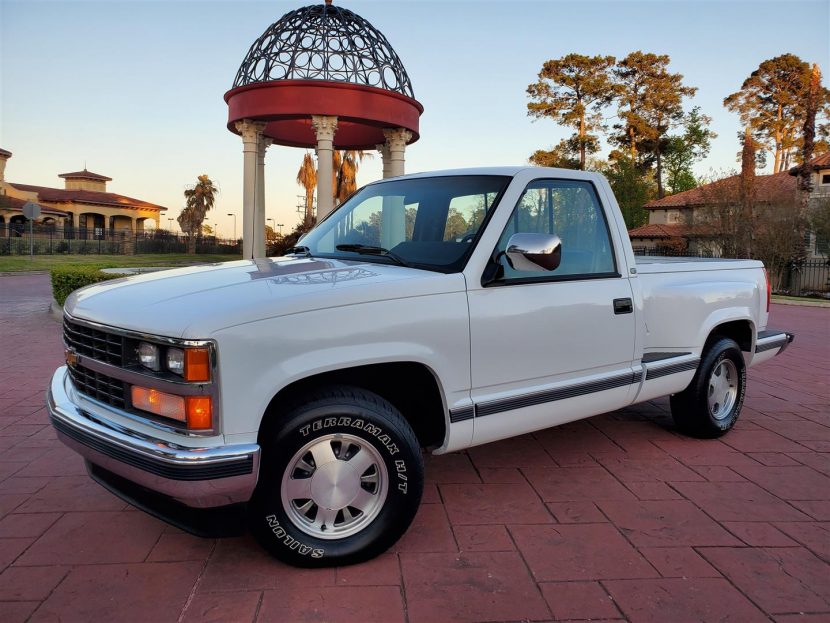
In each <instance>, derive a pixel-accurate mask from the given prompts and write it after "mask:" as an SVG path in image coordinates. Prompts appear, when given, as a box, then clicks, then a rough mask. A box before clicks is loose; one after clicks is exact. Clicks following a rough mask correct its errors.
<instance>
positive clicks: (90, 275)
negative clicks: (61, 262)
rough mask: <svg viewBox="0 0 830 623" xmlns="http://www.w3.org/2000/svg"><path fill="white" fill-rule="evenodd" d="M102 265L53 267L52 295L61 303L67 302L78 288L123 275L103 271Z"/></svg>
mask: <svg viewBox="0 0 830 623" xmlns="http://www.w3.org/2000/svg"><path fill="white" fill-rule="evenodd" d="M101 268H103V267H102V266H94V265H88V264H86V265H80V264H79V265H71V264H68V265H66V266H59V267H57V268H53V269H52V271H51V276H52V295H53V296H54V297H55V300H56V301H57V302H58V304H59V305H61V306H62V305H63V304H64V302H66V299H67V297H68V296H69V295H70V294H72V292H74V291H75V290H77V289H78V288H82V287H84V286H88V285H90V284H93V283H98V282H99V281H107V280H109V279H117V278H118V277H123V275H119V274H117V273H115V274H113V273H104V272H101Z"/></svg>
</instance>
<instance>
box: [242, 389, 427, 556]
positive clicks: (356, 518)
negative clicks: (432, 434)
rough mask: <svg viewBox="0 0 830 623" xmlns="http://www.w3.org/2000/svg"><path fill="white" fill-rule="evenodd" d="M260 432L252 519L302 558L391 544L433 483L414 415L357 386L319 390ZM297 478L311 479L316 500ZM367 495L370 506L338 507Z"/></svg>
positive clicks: (370, 551) (376, 550) (264, 539)
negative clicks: (413, 423)
mask: <svg viewBox="0 0 830 623" xmlns="http://www.w3.org/2000/svg"><path fill="white" fill-rule="evenodd" d="M260 440H261V445H262V453H263V454H262V461H261V466H260V474H259V483H258V484H257V488H256V491H255V492H254V496H253V498H252V500H251V502H250V504H249V513H248V517H249V524H250V527H251V531H252V533H253V535H254V537H255V538H256V540H257V541H258V542H259V543H260V545H262V547H264V548H265V549H266V550H268V551H269V552H270V553H271V554H273V555H274V556H275V557H277V558H279V559H280V560H282V561H284V562H286V563H288V564H291V565H295V566H299V567H328V566H335V565H349V564H354V563H358V562H362V561H365V560H368V559H370V558H373V557H375V556H377V555H378V554H381V553H383V552H384V551H386V550H387V549H389V547H391V546H392V545H393V544H394V543H395V542H396V541H397V540H398V539H399V538H400V537H401V535H403V533H404V532H406V530H407V528H408V527H409V525H410V523H412V519H413V518H414V517H415V513H416V511H417V510H418V505H419V504H420V502H421V494H422V493H423V488H424V464H423V458H422V456H421V451H420V447H419V444H418V440H417V438H416V436H415V433H413V432H412V428H411V427H410V426H409V424H408V423H407V421H406V420H405V419H404V418H403V416H402V415H401V414H400V412H399V411H398V410H397V409H395V407H393V406H392V405H391V404H389V403H388V402H387V401H385V400H384V399H383V398H381V397H380V396H378V395H377V394H374V393H372V392H369V391H366V390H363V389H359V388H355V387H349V386H337V387H331V388H326V389H324V390H320V391H317V392H315V393H314V394H312V395H309V396H308V397H307V398H306V399H305V400H303V401H302V404H301V405H299V406H297V407H295V408H292V409H289V411H288V412H287V413H286V414H285V415H284V416H281V417H279V418H271V420H270V421H269V422H268V424H267V428H266V429H264V430H263V433H262V434H261V435H260ZM306 448H310V449H308V450H305V449H306ZM329 450H330V451H331V452H332V454H331V455H328V454H327V453H328V451H329ZM315 452H317V453H318V454H317V456H319V457H321V460H320V461H319V463H320V465H318V464H317V461H315V459H314V456H315V454H314V453H315ZM324 455H325V458H322V457H324ZM298 456H299V457H300V458H299V459H298V458H297V457H298ZM356 457H361V458H360V460H358V459H357V458H356ZM353 460H354V461H355V463H350V461H353ZM370 460H371V461H373V462H372V463H371V466H370V467H369V468H367V469H365V470H364V469H362V466H363V465H364V464H365V463H364V462H368V461H370ZM326 461H328V463H330V465H328V467H326V465H327V464H328V463H327V462H326ZM361 461H363V462H361ZM344 463H345V464H346V465H347V466H349V465H350V466H357V467H358V468H357V469H352V467H344ZM287 470H290V471H288V473H287ZM354 474H357V477H355V476H354ZM315 475H316V476H317V478H316V479H315ZM355 478H356V479H355ZM384 482H385V487H384V485H383V483H384ZM321 483H322V484H321ZM284 484H285V487H283V485H284ZM292 487H299V488H303V487H305V488H306V489H304V491H305V490H307V491H308V492H309V495H312V496H316V500H315V497H309V498H308V500H307V501H306V499H305V498H303V497H302V494H300V495H298V494H296V493H293V491H295V490H296V489H294V488H292ZM361 490H362V491H361ZM341 492H342V493H341ZM286 496H287V498H288V499H287V500H286ZM361 496H362V499H363V500H368V501H367V502H366V503H365V504H364V505H363V507H362V508H363V510H361V507H360V506H358V507H357V508H355V507H353V506H351V504H352V502H345V505H344V506H343V507H342V508H340V510H336V509H337V508H339V507H340V505H341V504H343V503H344V500H345V499H346V498H348V499H349V500H352V501H353V502H354V503H355V504H357V503H358V502H357V500H358V499H359V498H360V497H361ZM318 502H319V503H318ZM364 510H365V512H364ZM332 514H334V516H332ZM325 517H328V519H325ZM326 522H328V524H327V523H326ZM318 524H320V525H318ZM301 526H302V527H301ZM349 530H357V531H356V532H353V533H349ZM332 531H335V532H336V531H341V533H340V534H334V533H333V532H332ZM323 536H325V537H327V538H321V537H323Z"/></svg>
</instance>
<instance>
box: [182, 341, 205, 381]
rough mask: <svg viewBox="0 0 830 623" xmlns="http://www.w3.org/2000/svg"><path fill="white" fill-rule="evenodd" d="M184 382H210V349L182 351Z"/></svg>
mask: <svg viewBox="0 0 830 623" xmlns="http://www.w3.org/2000/svg"><path fill="white" fill-rule="evenodd" d="M184 380H185V381H209V380H210V349H208V348H187V349H185V351H184Z"/></svg>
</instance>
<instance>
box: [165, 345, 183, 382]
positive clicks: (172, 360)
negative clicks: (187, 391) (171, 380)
mask: <svg viewBox="0 0 830 623" xmlns="http://www.w3.org/2000/svg"><path fill="white" fill-rule="evenodd" d="M167 369H168V370H170V372H172V373H173V374H178V375H179V376H184V351H183V350H182V349H181V348H168V349H167Z"/></svg>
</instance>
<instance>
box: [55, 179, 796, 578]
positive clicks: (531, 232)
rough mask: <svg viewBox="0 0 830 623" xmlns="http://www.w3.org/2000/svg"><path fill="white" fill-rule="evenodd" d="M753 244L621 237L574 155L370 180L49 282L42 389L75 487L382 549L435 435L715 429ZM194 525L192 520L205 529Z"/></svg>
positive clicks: (739, 390) (743, 328)
mask: <svg viewBox="0 0 830 623" xmlns="http://www.w3.org/2000/svg"><path fill="white" fill-rule="evenodd" d="M768 316H769V282H768V281H767V279H766V275H765V271H764V268H763V265H762V264H761V263H760V262H757V261H745V260H719V259H687V258H674V259H668V258H656V257H635V256H634V253H633V251H632V248H631V244H630V243H629V240H628V236H627V233H626V226H625V223H624V221H623V218H622V216H621V214H620V210H619V207H618V206H617V203H616V200H615V199H614V196H613V193H612V191H611V188H610V186H609V185H608V183H607V181H606V180H605V179H604V178H603V177H602V176H600V175H598V174H595V173H586V172H578V171H568V170H560V169H545V168H531V167H524V168H488V169H470V170H454V171H443V172H435V173H423V174H416V175H408V176H404V177H400V178H395V179H388V180H382V181H378V182H375V183H371V184H369V185H367V186H365V187H363V188H362V189H360V190H359V191H358V192H356V193H355V194H354V195H353V196H352V197H351V198H350V199H348V200H347V201H345V202H344V203H343V204H342V205H341V206H339V208H338V209H337V210H335V211H334V212H333V213H332V214H331V215H329V216H328V217H327V218H326V219H324V220H322V222H320V223H319V224H318V225H317V226H316V227H315V228H314V229H313V230H311V231H310V232H309V233H308V234H307V235H306V236H305V237H304V238H303V239H302V240H301V241H300V242H299V246H297V247H295V248H293V249H291V251H290V253H289V254H288V255H287V256H284V257H278V258H268V259H253V260H242V261H234V262H227V263H221V264H214V265H210V266H202V267H195V268H183V269H174V270H168V271H163V272H157V273H152V274H144V275H140V276H135V277H128V278H124V279H118V280H114V281H109V282H106V283H103V284H98V285H94V286H90V287H86V288H83V289H81V290H78V291H76V292H75V293H73V294H72V295H71V296H70V297H69V299H68V300H67V302H66V305H65V309H64V321H63V323H64V324H63V327H64V333H63V336H64V342H65V348H66V350H65V353H66V365H65V366H63V367H61V368H59V369H58V370H57V371H56V372H55V374H54V377H53V378H52V381H51V385H50V388H49V392H48V407H49V412H50V416H51V421H52V424H53V425H54V427H55V429H56V430H57V434H58V436H59V438H60V439H61V440H62V441H63V442H64V443H66V444H67V445H68V446H69V447H71V448H73V449H74V450H76V451H77V452H78V453H79V454H81V455H82V456H83V457H84V458H85V460H86V462H87V466H88V470H89V473H90V474H91V476H92V477H93V478H94V479H95V480H96V481H98V482H99V483H101V484H103V485H104V486H106V487H107V488H108V489H110V490H111V491H114V492H115V493H117V494H118V495H120V496H121V497H123V498H124V499H126V500H128V501H130V502H132V503H133V504H135V505H136V506H138V507H140V508H142V509H144V510H147V511H149V512H151V513H154V514H157V515H159V516H161V517H163V518H166V519H168V520H169V521H172V522H175V523H177V525H182V526H184V527H186V528H188V529H190V530H192V531H194V532H196V533H206V532H205V530H208V529H209V526H210V525H211V524H209V523H206V522H210V521H216V522H217V525H219V524H222V525H224V526H225V528H228V529H233V528H234V527H235V528H238V529H243V530H247V529H250V530H251V532H252V533H253V535H254V536H255V538H256V539H257V540H258V541H259V543H260V544H261V545H262V546H263V547H264V548H266V549H267V550H268V551H269V552H271V553H272V554H274V555H275V556H276V557H278V558H280V559H282V560H283V561H286V562H288V563H291V564H294V565H298V566H323V565H343V564H349V563H354V562H358V561H362V560H366V559H368V558H371V557H373V556H375V555H377V554H379V553H380V552H383V551H384V550H386V549H388V548H389V547H390V546H391V545H393V544H394V543H395V541H396V540H397V539H398V538H399V537H400V536H401V535H402V534H403V533H404V532H405V531H406V529H407V528H408V526H409V524H410V522H411V521H412V518H413V516H414V515H415V512H416V510H417V508H418V505H419V503H420V498H421V492H422V490H423V485H424V468H423V455H422V452H423V451H428V452H433V453H436V454H442V453H446V452H455V451H459V450H463V449H465V448H469V447H471V446H475V445H479V444H486V443H490V442H493V441H497V440H500V439H505V438H508V437H512V436H515V435H522V434H525V433H530V432H532V431H536V430H539V429H543V428H547V427H551V426H556V425H558V424H563V423H565V422H571V421H573V420H577V419H580V418H587V417H591V416H593V415H597V414H600V413H604V412H608V411H612V410H615V409H620V408H622V407H625V406H627V405H631V404H634V403H640V402H643V401H647V400H651V399H654V398H657V397H660V396H666V395H670V396H671V398H670V403H671V410H672V415H673V417H674V422H675V425H676V427H677V429H678V430H679V431H681V432H683V433H686V434H689V435H693V436H697V437H709V438H712V437H717V436H719V435H723V434H724V433H726V432H727V431H729V429H731V428H732V427H733V426H734V425H735V422H736V420H737V419H738V416H739V414H740V412H741V406H742V404H743V400H744V392H745V391H746V368H747V366H752V365H756V364H759V363H762V362H764V361H766V360H768V359H770V358H771V357H773V356H775V355H776V354H778V353H780V352H782V351H783V350H784V348H785V347H786V346H787V345H788V344H789V343H790V342H791V341H792V339H793V336H792V335H791V334H789V333H786V332H783V331H774V330H771V329H768V328H767V319H768ZM206 526H207V527H206Z"/></svg>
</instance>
